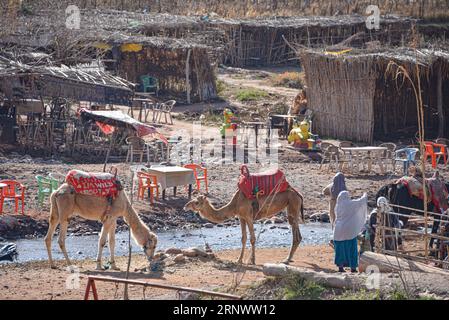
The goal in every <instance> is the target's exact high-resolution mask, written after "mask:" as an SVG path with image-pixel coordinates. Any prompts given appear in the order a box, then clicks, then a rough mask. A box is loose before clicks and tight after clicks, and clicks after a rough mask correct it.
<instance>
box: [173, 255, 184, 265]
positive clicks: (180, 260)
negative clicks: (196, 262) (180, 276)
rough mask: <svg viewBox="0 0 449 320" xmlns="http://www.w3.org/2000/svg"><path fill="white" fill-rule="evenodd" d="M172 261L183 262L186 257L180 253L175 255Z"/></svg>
mask: <svg viewBox="0 0 449 320" xmlns="http://www.w3.org/2000/svg"><path fill="white" fill-rule="evenodd" d="M173 261H174V262H176V263H183V262H185V261H186V257H185V256H184V255H183V254H182V253H181V254H178V255H176V257H175V258H174V259H173Z"/></svg>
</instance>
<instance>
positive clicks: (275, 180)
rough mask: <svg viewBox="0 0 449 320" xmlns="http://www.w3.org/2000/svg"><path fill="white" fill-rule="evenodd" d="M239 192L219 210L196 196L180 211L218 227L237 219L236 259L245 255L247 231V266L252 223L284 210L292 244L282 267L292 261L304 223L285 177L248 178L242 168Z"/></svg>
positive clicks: (299, 197) (298, 199) (299, 204)
mask: <svg viewBox="0 0 449 320" xmlns="http://www.w3.org/2000/svg"><path fill="white" fill-rule="evenodd" d="M238 187H239V190H238V191H237V192H235V193H234V196H233V197H232V199H231V201H230V202H229V203H228V204H227V205H225V206H223V207H221V208H218V209H217V208H215V207H214V206H213V205H212V204H211V203H210V201H209V199H208V198H207V197H206V196H205V195H201V194H200V195H198V196H196V198H194V199H193V200H191V201H189V202H188V203H187V204H186V205H185V206H184V210H186V211H187V210H192V211H195V212H198V213H199V214H200V216H201V217H203V218H205V219H207V220H209V221H211V222H215V223H222V222H224V221H225V220H227V219H232V218H234V217H238V218H239V220H240V226H241V229H242V249H241V252H240V256H239V258H238V263H241V262H242V260H243V256H244V254H245V247H246V240H247V233H246V228H247V227H248V230H249V233H250V242H251V256H250V263H251V264H255V263H256V253H255V250H256V234H255V232H254V222H255V221H257V220H261V219H267V218H271V217H273V216H275V215H276V214H278V213H279V212H280V211H282V210H284V209H285V208H287V214H288V223H289V224H290V226H291V228H292V234H293V241H292V246H291V248H290V252H289V254H288V257H287V258H286V259H285V260H284V263H289V262H290V261H292V258H293V255H294V254H295V251H296V249H297V248H298V246H299V244H300V242H301V240H302V237H301V232H300V231H299V224H300V223H304V207H303V197H302V195H301V194H300V193H299V192H298V191H296V190H295V189H294V188H292V187H291V186H290V184H289V183H288V182H287V181H286V179H285V175H284V173H283V172H282V171H280V170H275V171H271V172H264V173H259V174H253V175H251V174H249V171H248V168H247V167H246V166H245V165H243V166H242V168H241V176H240V179H239V183H238Z"/></svg>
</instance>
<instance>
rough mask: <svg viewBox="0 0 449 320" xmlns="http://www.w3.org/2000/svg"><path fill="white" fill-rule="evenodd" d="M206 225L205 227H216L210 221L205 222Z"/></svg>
mask: <svg viewBox="0 0 449 320" xmlns="http://www.w3.org/2000/svg"><path fill="white" fill-rule="evenodd" d="M204 227H205V228H209V229H211V228H213V227H214V225H213V224H212V223H210V222H208V223H205V224H204Z"/></svg>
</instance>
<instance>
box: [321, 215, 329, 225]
mask: <svg viewBox="0 0 449 320" xmlns="http://www.w3.org/2000/svg"><path fill="white" fill-rule="evenodd" d="M320 221H321V222H326V223H327V222H330V218H329V214H327V213H322V214H321V215H320Z"/></svg>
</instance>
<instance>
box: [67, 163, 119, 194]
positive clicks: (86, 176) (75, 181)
mask: <svg viewBox="0 0 449 320" xmlns="http://www.w3.org/2000/svg"><path fill="white" fill-rule="evenodd" d="M65 181H66V182H67V183H68V184H69V185H70V186H72V187H73V189H74V190H75V193H78V194H84V195H89V196H96V197H102V198H108V199H109V200H110V201H112V199H114V198H115V197H116V196H117V194H118V192H119V191H120V190H122V186H121V183H120V181H119V180H118V179H117V176H116V175H114V174H112V173H92V172H84V171H80V170H71V171H70V172H69V173H68V174H67V176H66V178H65Z"/></svg>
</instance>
